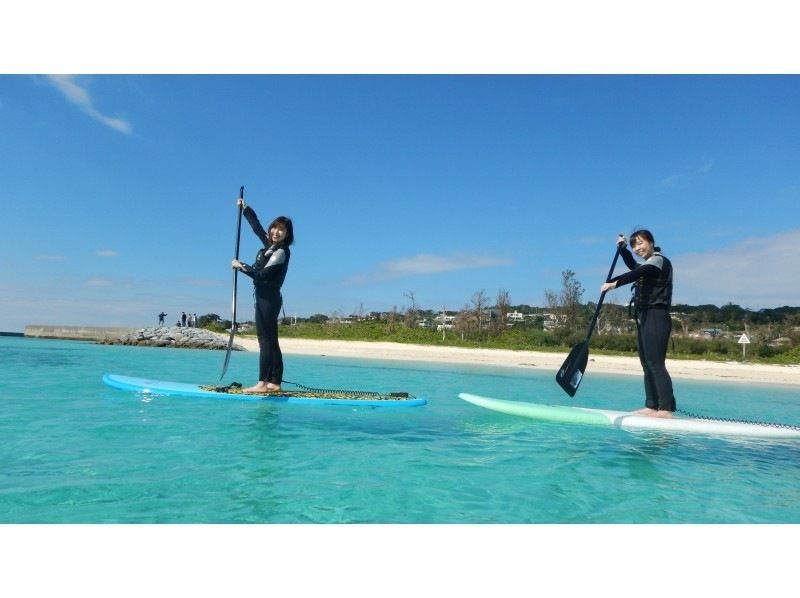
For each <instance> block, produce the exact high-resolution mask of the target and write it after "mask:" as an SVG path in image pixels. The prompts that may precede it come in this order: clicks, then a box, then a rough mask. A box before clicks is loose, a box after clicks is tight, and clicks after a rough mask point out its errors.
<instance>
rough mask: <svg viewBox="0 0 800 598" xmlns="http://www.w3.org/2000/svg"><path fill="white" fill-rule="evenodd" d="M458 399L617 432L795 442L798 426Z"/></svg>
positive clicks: (470, 396) (470, 397)
mask: <svg viewBox="0 0 800 598" xmlns="http://www.w3.org/2000/svg"><path fill="white" fill-rule="evenodd" d="M458 397H459V398H460V399H461V400H463V401H466V402H468V403H472V404H473V405H477V406H478V407H483V408H484V409H489V410H491V411H497V412H500V413H506V414H508V415H516V416H519V417H525V418H528V419H533V420H538V421H549V422H557V423H565V424H583V425H593V426H603V427H609V428H619V429H621V430H626V431H628V432H632V431H644V430H658V431H662V432H675V433H681V434H706V435H710V436H739V437H751V438H798V439H800V426H791V425H786V424H770V423H761V422H745V421H732V420H723V419H714V418H707V419H706V418H699V417H683V416H681V417H677V416H676V417H672V418H668V419H664V418H659V417H648V416H644V415H636V414H633V413H628V412H627V411H611V410H607V409H591V408H589V407H569V406H563V405H544V404H540V403H528V402H526V401H508V400H504V399H493V398H489V397H482V396H478V395H473V394H469V393H461V394H460V395H458Z"/></svg>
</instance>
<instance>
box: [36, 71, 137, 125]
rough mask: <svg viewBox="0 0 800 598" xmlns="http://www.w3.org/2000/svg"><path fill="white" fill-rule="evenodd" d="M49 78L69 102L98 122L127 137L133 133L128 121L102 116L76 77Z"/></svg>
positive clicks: (58, 76) (60, 76) (49, 76)
mask: <svg viewBox="0 0 800 598" xmlns="http://www.w3.org/2000/svg"><path fill="white" fill-rule="evenodd" d="M47 78H48V79H49V81H50V83H52V84H53V86H55V88H56V89H58V91H60V92H61V93H62V95H63V96H64V97H65V98H67V100H69V101H70V102H71V103H73V104H75V105H76V106H78V108H80V109H81V110H83V112H85V113H86V114H88V115H89V116H91V117H92V118H93V119H95V120H96V121H98V122H101V123H102V124H104V125H105V126H107V127H110V128H112V129H114V130H115V131H119V132H120V133H125V134H126V135H129V134H131V133H132V132H133V127H131V124H130V123H129V122H128V121H126V120H123V119H121V118H111V117H110V116H106V115H104V114H102V113H101V112H100V111H99V110H98V109H97V108H95V105H94V101H93V100H92V97H91V96H90V95H89V92H88V91H86V89H85V88H83V87H81V86H80V85H79V84H78V81H77V78H76V77H75V75H48V76H47Z"/></svg>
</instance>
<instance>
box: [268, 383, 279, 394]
mask: <svg viewBox="0 0 800 598" xmlns="http://www.w3.org/2000/svg"><path fill="white" fill-rule="evenodd" d="M280 389H281V385H280V384H273V383H272V382H268V383H267V392H278V391H279V390H280Z"/></svg>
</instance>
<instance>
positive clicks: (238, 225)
mask: <svg viewBox="0 0 800 598" xmlns="http://www.w3.org/2000/svg"><path fill="white" fill-rule="evenodd" d="M239 199H244V186H241V187H239ZM242 210H243V208H242V206H239V218H238V220H237V221H236V258H235V259H237V260H238V259H239V239H240V237H241V234H242ZM238 273H239V271H238V270H237V269H235V268H234V269H233V308H232V311H233V315H232V316H231V336H230V338H229V339H228V350H227V351H226V352H225V363H224V364H222V373H221V374H220V376H219V379H220V380H222V379H223V378H224V377H225V372H227V371H228V362H229V361H230V360H231V347H233V336H234V335H235V334H236V287H237V283H238V280H239V279H238V277H237V276H236V275H237V274H238Z"/></svg>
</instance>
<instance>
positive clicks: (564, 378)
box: [556, 341, 589, 397]
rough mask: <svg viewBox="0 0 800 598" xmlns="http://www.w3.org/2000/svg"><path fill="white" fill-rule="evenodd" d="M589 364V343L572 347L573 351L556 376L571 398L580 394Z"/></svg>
mask: <svg viewBox="0 0 800 598" xmlns="http://www.w3.org/2000/svg"><path fill="white" fill-rule="evenodd" d="M587 363H589V343H588V342H587V341H583V342H581V343H578V344H577V345H575V346H574V347H572V351H570V352H569V355H567V358H566V359H565V360H564V363H563V364H562V365H561V369H559V370H558V373H557V374H556V382H558V385H559V386H560V387H561V388H563V389H564V390H565V391H566V393H567V394H568V395H569V396H571V397H574V396H575V393H576V392H578V386H579V385H580V383H581V380H582V379H583V372H585V371H586V364H587Z"/></svg>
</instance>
